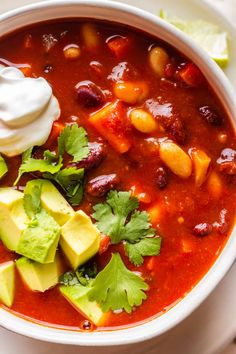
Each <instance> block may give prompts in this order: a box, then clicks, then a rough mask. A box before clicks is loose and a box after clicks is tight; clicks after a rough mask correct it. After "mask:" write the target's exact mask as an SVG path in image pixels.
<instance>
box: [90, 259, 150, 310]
mask: <svg viewBox="0 0 236 354" xmlns="http://www.w3.org/2000/svg"><path fill="white" fill-rule="evenodd" d="M146 290H148V285H147V283H145V281H144V280H143V279H142V278H141V277H139V276H138V275H136V274H135V273H133V272H131V271H130V270H128V269H127V268H126V266H125V264H124V263H123V261H122V259H121V257H120V254H119V253H114V254H113V255H112V258H111V260H110V262H109V263H108V264H107V266H106V267H105V268H104V269H103V270H102V271H101V272H99V273H98V275H97V276H96V278H95V280H94V281H93V282H92V286H91V290H90V292H89V294H88V296H89V299H90V300H91V301H96V302H97V303H98V304H99V305H100V306H101V308H102V310H103V311H104V312H107V311H109V310H113V311H114V310H119V309H124V310H125V311H126V312H128V313H130V312H131V311H132V309H133V307H134V306H140V305H141V304H142V302H143V300H145V299H146V298H147V296H146V294H145V292H144V291H146Z"/></svg>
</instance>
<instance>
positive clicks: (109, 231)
mask: <svg viewBox="0 0 236 354" xmlns="http://www.w3.org/2000/svg"><path fill="white" fill-rule="evenodd" d="M138 207H139V202H138V199H137V198H135V197H132V196H131V194H130V192H117V191H110V192H109V194H108V196H107V199H106V202H105V203H103V204H97V205H95V206H94V211H95V213H94V214H93V215H92V216H93V218H94V219H95V220H96V221H97V223H96V225H97V227H98V228H99V230H100V231H101V232H102V233H104V234H105V235H108V236H109V237H110V238H111V241H112V243H113V244H116V243H119V242H121V241H126V242H127V243H126V247H125V248H126V251H127V253H128V256H129V258H130V261H131V262H133V263H134V264H135V265H140V264H142V263H143V258H142V256H151V255H157V254H159V252H160V249H159V246H158V245H159V243H160V241H159V239H158V241H157V239H155V241H154V238H153V241H152V242H151V241H145V242H144V239H145V240H147V238H148V240H151V237H154V236H155V230H154V229H153V228H151V224H150V222H149V215H148V213H147V212H145V211H142V212H140V211H138V210H136V209H137V208H138ZM141 241H142V242H141ZM129 244H130V246H129ZM134 245H135V246H136V247H135V246H134ZM134 254H135V255H134ZM137 254H139V257H138V256H137Z"/></svg>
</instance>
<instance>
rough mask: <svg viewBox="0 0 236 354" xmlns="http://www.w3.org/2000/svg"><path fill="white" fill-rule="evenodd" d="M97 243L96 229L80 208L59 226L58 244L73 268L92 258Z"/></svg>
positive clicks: (98, 235) (98, 241)
mask: <svg viewBox="0 0 236 354" xmlns="http://www.w3.org/2000/svg"><path fill="white" fill-rule="evenodd" d="M99 244H100V233H99V231H98V229H97V228H96V226H95V225H93V223H92V221H91V219H90V217H89V216H87V215H86V214H85V213H84V212H83V211H81V210H79V211H77V212H75V214H74V215H73V216H72V217H71V219H70V220H69V221H67V223H66V224H65V225H64V226H62V228H61V238H60V246H61V248H62V250H63V252H64V254H65V255H66V257H67V259H68V261H69V262H70V264H71V266H72V267H73V269H76V268H78V267H79V266H80V265H81V264H83V263H85V262H87V261H88V260H89V259H90V258H92V257H93V256H94V255H95V254H96V253H97V252H98V249H99Z"/></svg>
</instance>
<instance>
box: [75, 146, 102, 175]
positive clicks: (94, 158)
mask: <svg viewBox="0 0 236 354" xmlns="http://www.w3.org/2000/svg"><path fill="white" fill-rule="evenodd" d="M105 157H106V148H105V146H104V144H102V143H99V142H93V143H89V155H88V157H86V158H85V159H83V160H82V161H80V162H79V163H78V164H74V165H76V167H77V168H84V169H85V170H90V169H91V168H94V167H97V166H98V165H99V164H100V163H101V162H102V160H103V159H104V158H105Z"/></svg>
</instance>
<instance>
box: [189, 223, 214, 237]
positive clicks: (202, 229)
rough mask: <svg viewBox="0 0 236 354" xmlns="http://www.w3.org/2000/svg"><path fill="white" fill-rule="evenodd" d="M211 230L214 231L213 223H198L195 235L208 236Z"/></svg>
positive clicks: (194, 230)
mask: <svg viewBox="0 0 236 354" xmlns="http://www.w3.org/2000/svg"><path fill="white" fill-rule="evenodd" d="M211 232H212V225H211V224H209V223H207V222H204V223H201V224H198V225H196V226H195V227H194V229H193V233H194V235H196V236H200V237H203V236H207V235H209V234H210V233H211Z"/></svg>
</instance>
